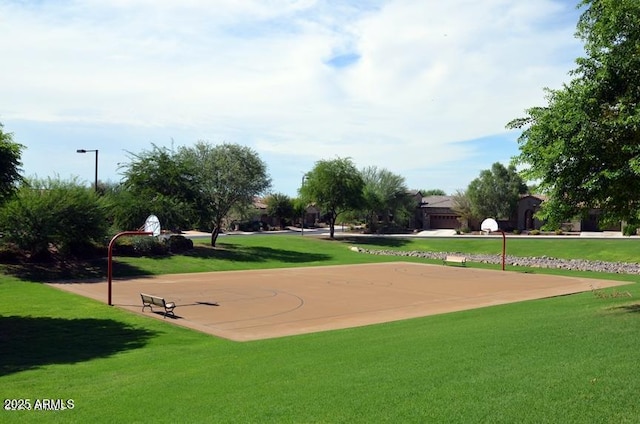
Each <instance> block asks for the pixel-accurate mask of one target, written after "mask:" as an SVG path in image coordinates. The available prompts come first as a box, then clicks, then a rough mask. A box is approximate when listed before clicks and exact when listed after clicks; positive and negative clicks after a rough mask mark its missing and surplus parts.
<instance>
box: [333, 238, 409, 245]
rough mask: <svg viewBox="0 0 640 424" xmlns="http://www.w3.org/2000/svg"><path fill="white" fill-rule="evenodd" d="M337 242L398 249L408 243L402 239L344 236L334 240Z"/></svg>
mask: <svg viewBox="0 0 640 424" xmlns="http://www.w3.org/2000/svg"><path fill="white" fill-rule="evenodd" d="M336 240H337V241H341V242H346V243H353V244H359V245H374V246H382V247H400V246H405V245H407V244H408V243H409V240H408V239H406V238H402V237H376V236H369V237H353V236H351V237H350V236H345V237H342V236H341V237H339V238H336Z"/></svg>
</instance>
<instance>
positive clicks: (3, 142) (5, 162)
mask: <svg viewBox="0 0 640 424" xmlns="http://www.w3.org/2000/svg"><path fill="white" fill-rule="evenodd" d="M3 128H4V127H3V125H2V123H0V204H2V203H3V202H4V201H6V200H7V199H8V198H10V197H11V196H12V195H13V194H14V193H15V192H16V190H17V189H18V185H19V183H20V182H21V181H22V176H21V171H22V169H21V168H20V167H21V166H22V162H21V161H20V158H21V155H22V149H24V146H23V145H21V144H18V143H16V142H14V141H13V133H6V132H4V131H3Z"/></svg>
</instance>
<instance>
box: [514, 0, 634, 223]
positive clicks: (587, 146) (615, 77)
mask: <svg viewBox="0 0 640 424" xmlns="http://www.w3.org/2000/svg"><path fill="white" fill-rule="evenodd" d="M580 6H582V7H586V10H585V11H584V12H583V14H582V15H581V17H580V19H579V21H578V25H577V32H576V36H577V37H578V38H580V39H581V40H582V41H583V42H584V47H585V53H586V56H585V57H581V58H578V59H577V60H576V63H577V67H576V69H574V70H573V71H572V72H571V75H572V76H573V79H572V80H571V82H570V83H568V84H565V85H564V86H563V87H562V88H561V89H558V90H549V89H547V90H546V92H547V105H546V106H542V107H533V108H530V109H528V110H527V114H526V116H525V117H524V118H520V119H515V120H513V121H511V122H510V123H509V124H508V125H507V127H508V128H518V129H523V132H522V134H521V136H520V138H519V140H518V142H519V145H520V154H519V155H518V156H517V157H516V158H515V163H517V164H520V165H522V166H524V167H525V173H524V175H525V177H526V178H527V179H528V180H533V181H537V182H538V183H539V191H540V192H541V193H542V194H546V195H547V196H548V198H549V200H548V201H546V202H544V203H543V205H542V211H541V213H540V214H539V216H540V218H542V219H546V220H547V222H548V224H549V225H556V226H557V225H558V224H560V223H561V222H563V221H566V220H568V219H572V218H573V217H575V216H577V215H579V214H585V213H587V211H588V210H589V209H591V208H600V209H601V210H602V212H603V218H604V220H603V221H604V222H605V223H612V222H619V221H627V222H630V223H638V222H639V220H640V2H638V1H637V0H583V1H582V2H581V3H580Z"/></svg>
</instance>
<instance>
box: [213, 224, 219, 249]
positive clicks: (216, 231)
mask: <svg viewBox="0 0 640 424" xmlns="http://www.w3.org/2000/svg"><path fill="white" fill-rule="evenodd" d="M219 234H220V227H219V226H218V225H216V226H214V227H213V231H211V247H216V241H218V235H219Z"/></svg>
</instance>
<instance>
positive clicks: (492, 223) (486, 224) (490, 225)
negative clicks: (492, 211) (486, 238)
mask: <svg viewBox="0 0 640 424" xmlns="http://www.w3.org/2000/svg"><path fill="white" fill-rule="evenodd" d="M480 229H481V230H482V231H488V232H492V231H498V223H497V222H496V220H495V219H493V218H487V219H485V220H484V221H482V224H480Z"/></svg>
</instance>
